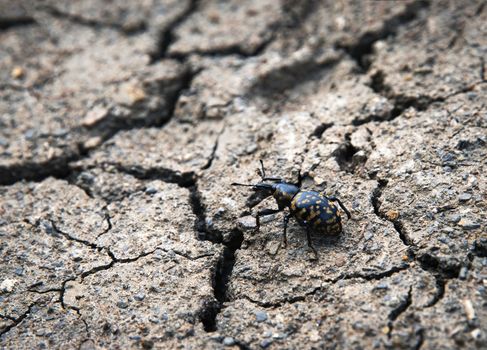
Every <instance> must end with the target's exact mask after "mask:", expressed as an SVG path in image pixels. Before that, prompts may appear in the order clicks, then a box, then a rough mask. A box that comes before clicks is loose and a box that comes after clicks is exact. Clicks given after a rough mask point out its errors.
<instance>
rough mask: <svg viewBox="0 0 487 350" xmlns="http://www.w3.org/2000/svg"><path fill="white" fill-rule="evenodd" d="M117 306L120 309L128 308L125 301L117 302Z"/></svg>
mask: <svg viewBox="0 0 487 350" xmlns="http://www.w3.org/2000/svg"><path fill="white" fill-rule="evenodd" d="M117 306H118V307H119V308H120V309H126V308H128V306H129V304H128V303H127V302H126V301H123V300H120V301H119V302H117Z"/></svg>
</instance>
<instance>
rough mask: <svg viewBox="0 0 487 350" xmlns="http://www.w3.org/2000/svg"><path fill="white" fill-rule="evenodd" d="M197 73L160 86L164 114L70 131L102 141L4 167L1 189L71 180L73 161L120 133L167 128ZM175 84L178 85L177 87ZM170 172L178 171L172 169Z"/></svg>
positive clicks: (0, 171) (111, 120) (187, 71)
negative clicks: (92, 146) (32, 183)
mask: <svg viewBox="0 0 487 350" xmlns="http://www.w3.org/2000/svg"><path fill="white" fill-rule="evenodd" d="M197 73H198V72H193V71H191V70H190V69H189V68H188V67H186V68H185V71H184V72H183V74H182V75H181V76H179V77H178V78H176V79H174V80H171V81H163V82H162V84H161V86H159V87H158V89H159V90H160V92H162V90H164V94H165V96H166V104H165V105H164V109H163V110H162V111H160V110H157V111H153V112H147V114H146V115H145V116H144V118H139V119H136V120H130V121H129V120H127V119H126V118H125V119H121V118H116V117H114V118H110V117H107V118H105V119H104V120H103V121H101V122H100V123H98V124H96V125H94V126H92V127H89V128H87V127H83V126H79V127H75V128H73V129H71V130H70V131H71V132H80V133H81V134H82V135H83V134H86V135H88V136H99V137H101V140H102V142H100V143H99V144H98V145H97V146H96V147H94V148H91V149H85V148H84V146H83V145H82V144H78V145H77V149H71V150H65V151H64V153H63V154H61V155H60V156H58V157H54V158H51V159H49V160H46V161H44V162H40V163H36V162H34V161H27V162H23V163H21V164H14V165H11V166H0V186H1V185H12V184H14V183H16V182H19V181H22V180H27V181H35V182H41V181H43V180H44V179H46V178H48V177H50V176H53V177H56V178H58V179H67V178H69V176H70V175H71V174H72V169H71V168H70V163H71V162H76V161H80V160H82V159H85V158H87V157H89V156H90V154H91V153H92V152H93V151H94V150H96V149H98V148H99V147H100V146H101V145H102V144H103V143H105V142H106V141H108V140H110V139H111V138H112V137H114V136H115V135H116V134H117V133H119V132H121V131H128V130H134V129H140V128H144V127H163V126H164V125H165V124H166V123H167V122H168V121H169V120H170V119H171V118H172V117H173V116H174V110H175V108H176V105H177V102H178V100H179V98H180V96H181V95H182V93H183V92H184V91H185V90H187V89H188V88H189V87H190V86H191V82H192V80H193V78H194V77H195V76H196V74H197ZM174 84H176V85H175V86H174ZM166 85H167V86H166ZM168 86H169V88H168ZM172 90H173V91H172ZM168 91H170V92H168ZM168 173H169V174H171V173H174V172H173V171H170V170H169V169H168ZM170 182H171V180H170Z"/></svg>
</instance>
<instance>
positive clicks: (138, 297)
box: [134, 293, 145, 301]
mask: <svg viewBox="0 0 487 350" xmlns="http://www.w3.org/2000/svg"><path fill="white" fill-rule="evenodd" d="M134 299H135V300H137V301H142V300H144V299H145V294H144V293H138V294H135V295H134Z"/></svg>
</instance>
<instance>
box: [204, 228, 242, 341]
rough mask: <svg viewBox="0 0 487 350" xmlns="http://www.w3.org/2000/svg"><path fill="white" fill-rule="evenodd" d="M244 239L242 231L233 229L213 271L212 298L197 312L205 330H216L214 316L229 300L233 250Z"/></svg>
mask: <svg viewBox="0 0 487 350" xmlns="http://www.w3.org/2000/svg"><path fill="white" fill-rule="evenodd" d="M243 240H244V235H243V232H241V231H240V230H238V229H234V230H233V231H232V232H231V233H230V237H229V239H228V241H227V242H224V245H225V248H224V249H223V253H222V254H221V256H220V259H219V260H218V262H217V264H216V266H215V269H214V272H213V283H212V284H213V294H214V299H213V300H209V301H206V302H205V304H204V305H203V308H202V309H201V311H200V313H199V318H200V321H201V323H202V324H203V328H204V329H205V331H206V332H214V331H216V330H217V326H216V317H217V316H218V314H219V313H220V312H221V311H222V309H223V307H224V306H223V304H224V303H225V302H228V301H230V300H231V298H230V295H229V294H228V284H229V282H230V278H231V276H232V272H233V267H234V265H235V252H236V251H237V250H238V249H240V247H241V245H242V242H243Z"/></svg>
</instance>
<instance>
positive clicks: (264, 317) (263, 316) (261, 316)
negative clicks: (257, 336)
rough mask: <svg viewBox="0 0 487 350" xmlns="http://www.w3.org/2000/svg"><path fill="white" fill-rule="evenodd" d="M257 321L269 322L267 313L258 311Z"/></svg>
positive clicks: (256, 313)
mask: <svg viewBox="0 0 487 350" xmlns="http://www.w3.org/2000/svg"><path fill="white" fill-rule="evenodd" d="M255 319H256V320H257V322H264V321H266V320H267V313H266V312H264V311H256V312H255Z"/></svg>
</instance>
